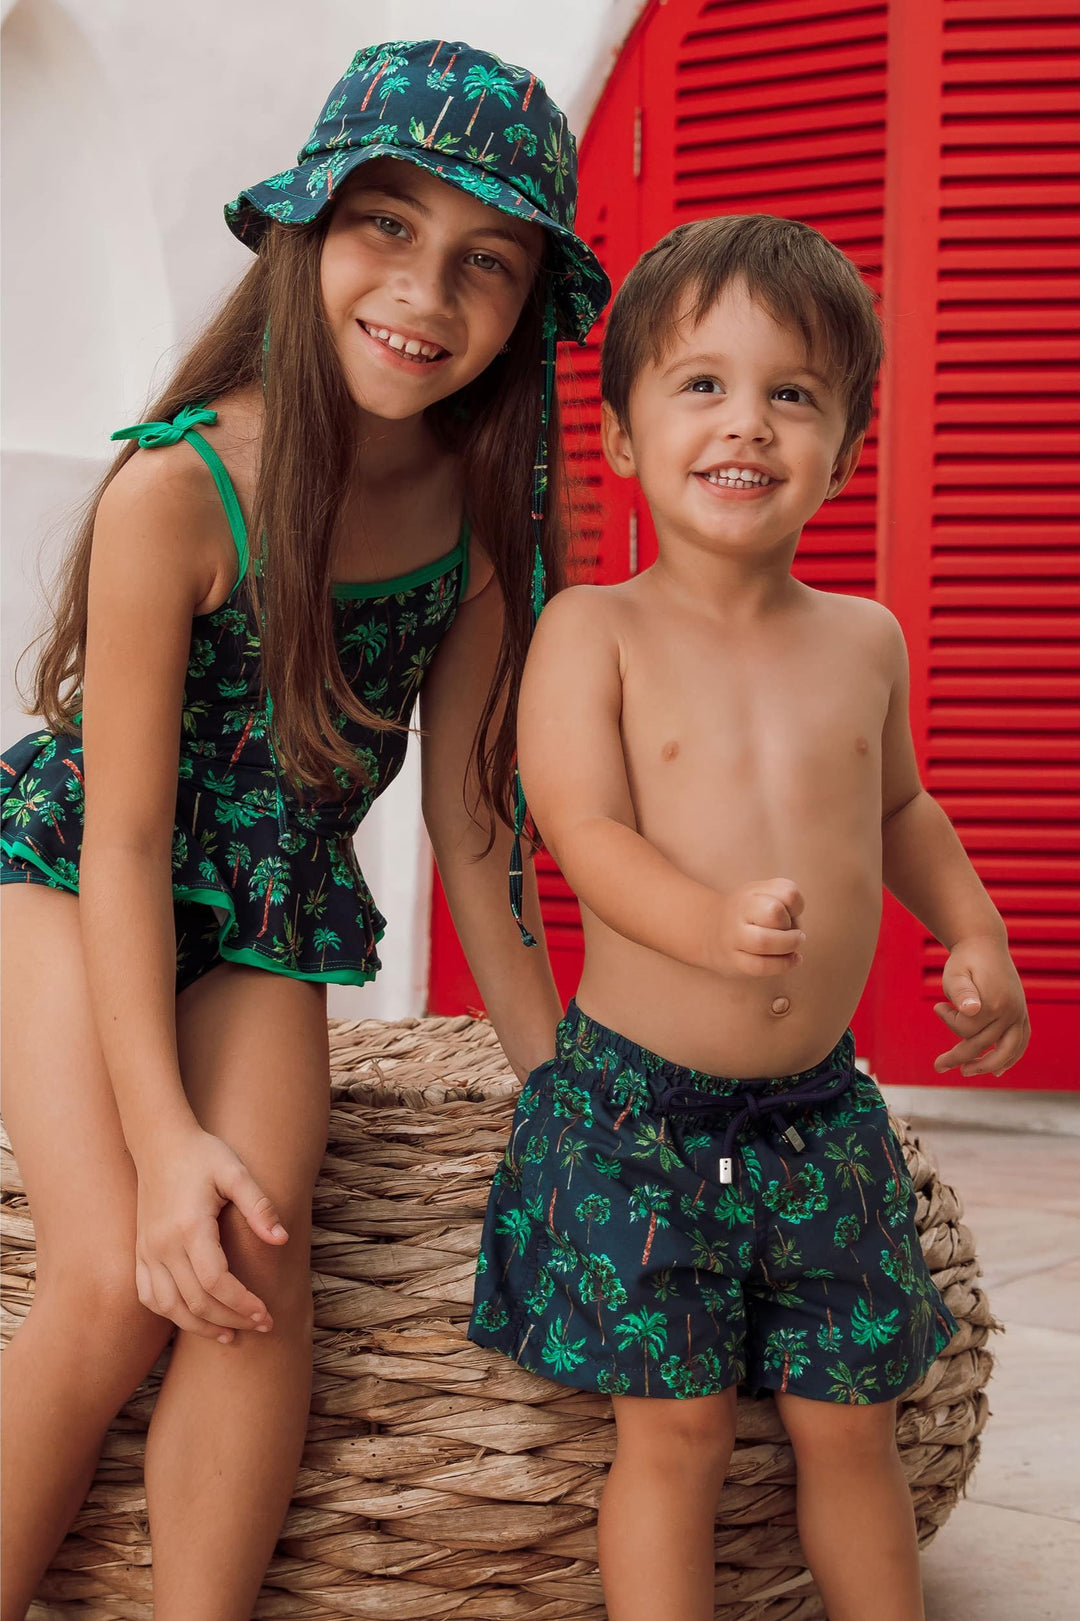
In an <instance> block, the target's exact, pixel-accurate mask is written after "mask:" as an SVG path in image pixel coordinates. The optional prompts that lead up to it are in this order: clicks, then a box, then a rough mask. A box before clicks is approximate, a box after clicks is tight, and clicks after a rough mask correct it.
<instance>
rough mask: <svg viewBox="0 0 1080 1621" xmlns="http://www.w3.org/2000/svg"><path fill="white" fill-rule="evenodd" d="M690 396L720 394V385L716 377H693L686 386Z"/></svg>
mask: <svg viewBox="0 0 1080 1621" xmlns="http://www.w3.org/2000/svg"><path fill="white" fill-rule="evenodd" d="M686 391H687V393H688V394H718V393H719V392H720V384H719V383H718V382H717V381H716V378H715V377H692V378H691V379H690V381H689V382H688V383H687V385H686Z"/></svg>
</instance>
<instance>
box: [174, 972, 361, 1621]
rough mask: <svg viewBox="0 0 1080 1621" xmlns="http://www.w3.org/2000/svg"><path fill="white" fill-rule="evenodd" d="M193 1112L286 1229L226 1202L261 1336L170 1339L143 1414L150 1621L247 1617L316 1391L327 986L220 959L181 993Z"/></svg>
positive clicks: (235, 1265)
mask: <svg viewBox="0 0 1080 1621" xmlns="http://www.w3.org/2000/svg"><path fill="white" fill-rule="evenodd" d="M177 1024H178V1036H179V1042H180V1062H181V1069H182V1072H183V1075H184V1084H185V1086H186V1088H187V1093H188V1097H189V1099H190V1101H191V1104H192V1107H193V1108H194V1110H195V1113H196V1115H197V1116H198V1118H199V1120H200V1122H201V1124H202V1125H203V1126H204V1127H205V1128H206V1129H207V1130H208V1131H212V1132H214V1133H215V1135H217V1136H219V1137H222V1138H223V1139H224V1140H225V1141H226V1142H227V1143H228V1144H229V1145H230V1146H231V1147H232V1148H234V1149H235V1150H236V1152H237V1153H238V1154H239V1155H240V1157H241V1159H242V1160H243V1161H244V1163H245V1165H246V1166H247V1167H248V1169H249V1170H250V1171H251V1173H252V1175H253V1176H254V1177H255V1178H256V1180H257V1181H258V1183H259V1185H260V1187H261V1188H262V1189H263V1190H264V1192H266V1193H267V1194H268V1195H269V1196H270V1198H271V1199H273V1201H274V1203H275V1205H276V1207H277V1209H278V1210H279V1212H280V1213H281V1218H282V1221H283V1222H284V1224H285V1227H286V1228H287V1230H288V1233H289V1241H288V1243H287V1244H284V1245H282V1246H281V1247H279V1248H275V1247H271V1246H270V1245H266V1244H263V1243H262V1242H261V1241H260V1240H259V1239H257V1238H256V1237H255V1236H254V1235H253V1234H252V1233H251V1231H250V1229H249V1228H248V1227H247V1225H246V1223H243V1222H240V1221H239V1220H237V1218H236V1212H235V1211H234V1210H233V1209H232V1207H231V1206H230V1207H228V1208H227V1209H226V1210H225V1211H224V1212H223V1213H222V1219H221V1230H222V1242H223V1245H224V1248H225V1251H226V1254H227V1255H228V1257H229V1264H230V1266H231V1267H232V1269H233V1270H234V1271H235V1272H236V1274H237V1276H238V1277H239V1278H241V1279H242V1280H243V1282H244V1283H246V1284H248V1286H249V1287H250V1288H252V1289H254V1290H255V1292H256V1293H257V1294H258V1295H259V1296H260V1298H261V1299H263V1300H264V1301H265V1302H266V1304H267V1306H268V1308H269V1310H270V1312H271V1315H272V1317H273V1321H274V1328H273V1332H272V1333H270V1334H266V1335H263V1334H254V1333H241V1334H238V1335H237V1336H236V1339H235V1340H234V1341H233V1343H232V1344H231V1345H219V1344H218V1343H217V1341H216V1340H209V1339H199V1338H196V1337H194V1336H192V1335H190V1334H186V1333H180V1334H178V1335H177V1338H176V1343H175V1346H174V1349H173V1355H172V1361H171V1363H170V1366H169V1371H168V1374H167V1375H166V1378H165V1382H164V1384H163V1386H162V1390H161V1395H160V1397H159V1398H158V1403H157V1408H156V1411H155V1413H154V1418H153V1421H152V1423H151V1426H150V1434H149V1438H148V1442H147V1452H146V1488H147V1500H148V1503H149V1508H150V1523H151V1531H152V1538H153V1547H154V1616H155V1621H247V1618H248V1617H249V1616H250V1614H251V1608H252V1605H253V1603H254V1601H255V1596H256V1594H257V1593H258V1590H259V1585H260V1582H261V1581H262V1577H263V1574H264V1572H265V1570H266V1566H267V1564H268V1563H269V1560H270V1556H271V1554H272V1552H273V1548H274V1542H275V1539H276V1538H277V1535H278V1532H279V1530H280V1528H281V1522H282V1520H283V1518H284V1516H285V1511H286V1509H287V1508H288V1505H289V1500H290V1497H291V1495H292V1490H293V1486H294V1484H295V1480H296V1472H297V1468H298V1466H299V1462H300V1454H301V1451H302V1449H303V1444H304V1434H305V1430H306V1425H307V1414H308V1406H309V1402H310V1396H311V1315H312V1311H311V1270H310V1266H311V1263H310V1232H311V1199H312V1192H313V1188H314V1184H315V1178H316V1175H317V1173H318V1169H319V1165H320V1163H321V1160H322V1156H323V1152H324V1149H325V1146H326V1133H327V1124H328V1119H329V1108H330V1085H329V1055H328V1050H327V1035H326V1004H325V996H324V993H323V991H322V989H321V987H318V986H316V985H311V984H305V983H303V982H300V981H297V980H290V979H286V978H284V977H282V976H280V975H277V974H271V973H266V972H263V971H261V970H260V969H257V968H237V967H231V966H225V967H219V968H215V969H214V970H213V971H212V972H211V973H209V974H208V975H207V976H206V977H205V978H204V979H201V980H198V981H196V983H195V984H194V985H192V986H191V987H189V989H188V990H186V991H185V992H184V993H183V994H182V995H181V996H180V998H179V1000H178V1002H177Z"/></svg>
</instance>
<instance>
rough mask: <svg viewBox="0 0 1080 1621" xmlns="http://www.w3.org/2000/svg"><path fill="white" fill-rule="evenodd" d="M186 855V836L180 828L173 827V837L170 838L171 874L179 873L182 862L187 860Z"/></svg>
mask: <svg viewBox="0 0 1080 1621" xmlns="http://www.w3.org/2000/svg"><path fill="white" fill-rule="evenodd" d="M187 853H188V842H187V834H186V833H185V832H184V830H183V828H182V827H174V828H173V837H172V870H173V872H179V870H180V868H181V867H182V866H183V865H184V862H185V861H186V860H187Z"/></svg>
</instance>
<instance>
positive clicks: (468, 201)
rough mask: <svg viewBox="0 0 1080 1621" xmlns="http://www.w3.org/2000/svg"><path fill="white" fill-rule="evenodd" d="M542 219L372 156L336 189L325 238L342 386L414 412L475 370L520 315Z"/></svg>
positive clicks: (325, 291) (385, 414) (386, 413)
mask: <svg viewBox="0 0 1080 1621" xmlns="http://www.w3.org/2000/svg"><path fill="white" fill-rule="evenodd" d="M542 241H543V232H542V229H541V227H539V226H536V225H530V224H526V223H524V222H519V221H517V220H514V219H512V218H510V217H509V216H508V215H506V214H503V213H502V212H500V210H498V209H496V208H492V207H490V206H489V205H488V204H487V203H482V202H480V201H479V200H478V199H477V198H475V197H473V196H471V195H469V194H468V193H466V192H463V191H460V190H459V189H458V188H457V187H456V186H451V185H448V184H447V183H446V182H445V181H442V180H439V179H437V178H436V177H435V176H434V175H432V174H429V173H428V171H427V170H426V169H421V168H419V167H417V166H416V165H415V164H410V163H407V162H403V161H401V160H400V159H395V158H379V159H375V160H374V161H372V162H371V163H369V164H365V165H363V167H362V168H361V169H360V170H358V171H357V172H356V173H355V174H354V176H353V177H352V178H351V179H350V181H349V182H348V183H347V184H346V185H345V186H343V187H342V191H341V194H340V196H339V198H338V200H337V203H336V205H335V207H334V212H333V216H332V218H331V221H330V224H329V227H328V229H327V232H326V239H325V241H324V243H323V250H322V261H321V266H320V279H321V285H322V295H323V303H324V306H325V309H326V315H327V319H328V321H329V324H330V328H331V332H332V334H333V338H334V342H335V345H336V347H337V351H338V355H339V357H340V360H341V364H342V367H343V369H344V372H345V377H346V381H347V384H348V387H349V392H350V393H351V394H352V396H353V398H354V400H355V401H356V403H357V404H358V405H360V406H361V407H362V408H363V409H364V410H365V411H369V412H371V413H372V414H373V415H375V416H379V417H382V418H384V419H386V420H390V421H394V420H403V419H406V418H409V417H414V416H416V415H418V414H419V413H420V412H422V411H423V410H425V409H426V408H427V407H428V406H429V405H433V404H435V403H436V402H437V401H438V400H441V399H445V398H446V396H447V395H448V394H451V393H454V392H456V391H457V390H458V389H460V388H463V387H465V385H466V384H468V383H470V382H472V380H473V379H474V378H475V377H477V376H479V374H480V373H481V372H482V371H483V370H484V368H485V367H486V366H488V365H489V364H490V363H491V361H492V360H494V358H495V356H496V355H497V354H498V353H499V351H500V350H501V349H502V347H503V345H504V344H505V343H506V340H507V339H508V338H509V337H510V335H511V333H512V332H513V330H514V327H515V325H516V324H517V319H518V316H519V315H520V314H521V310H522V306H523V304H524V302H525V299H526V296H527V295H528V293H529V290H530V288H531V287H532V283H533V279H534V277H535V274H536V269H537V266H538V264H539V262H540V257H541V244H542Z"/></svg>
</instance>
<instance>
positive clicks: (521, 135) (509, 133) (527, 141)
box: [503, 124, 536, 169]
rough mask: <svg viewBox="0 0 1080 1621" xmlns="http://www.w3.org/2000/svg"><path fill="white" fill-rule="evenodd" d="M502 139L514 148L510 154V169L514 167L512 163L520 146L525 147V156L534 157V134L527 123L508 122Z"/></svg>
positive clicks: (515, 159)
mask: <svg viewBox="0 0 1080 1621" xmlns="http://www.w3.org/2000/svg"><path fill="white" fill-rule="evenodd" d="M503 139H504V140H505V141H506V143H507V145H509V146H512V147H513V148H514V150H513V151H512V152H511V154H510V167H511V169H512V168H513V167H514V164H515V162H516V161H517V155H518V153H519V152H520V151H521V148H522V147H524V148H525V156H526V157H527V158H531V157H534V156H535V154H536V136H535V135H534V134H533V132H532V130H531V129H530V128H529V126H528V124H508V125H507V126H506V128H505V129H504V130H503Z"/></svg>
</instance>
